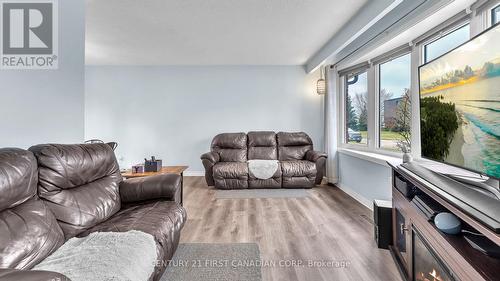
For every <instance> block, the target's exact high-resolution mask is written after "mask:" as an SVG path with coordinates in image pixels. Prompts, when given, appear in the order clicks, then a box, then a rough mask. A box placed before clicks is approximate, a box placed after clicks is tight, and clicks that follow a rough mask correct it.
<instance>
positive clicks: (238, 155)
mask: <svg viewBox="0 0 500 281" xmlns="http://www.w3.org/2000/svg"><path fill="white" fill-rule="evenodd" d="M211 147H212V151H214V152H217V153H218V154H219V156H220V161H221V162H246V161H247V135H246V134H245V133H224V134H219V135H217V136H215V137H214V139H213V140H212V145H211Z"/></svg>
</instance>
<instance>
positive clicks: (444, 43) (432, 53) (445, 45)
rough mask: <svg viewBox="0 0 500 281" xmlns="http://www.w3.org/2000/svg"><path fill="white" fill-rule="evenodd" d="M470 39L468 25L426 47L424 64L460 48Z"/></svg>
mask: <svg viewBox="0 0 500 281" xmlns="http://www.w3.org/2000/svg"><path fill="white" fill-rule="evenodd" d="M469 38H470V25H469V24H466V25H464V26H462V27H460V28H459V29H457V30H455V31H453V32H450V33H449V34H447V35H445V36H443V37H441V38H439V39H438V40H436V41H433V42H431V43H429V44H427V45H425V46H424V63H426V62H429V61H431V60H433V59H435V58H437V57H439V56H441V55H443V54H444V53H446V52H448V51H449V50H451V49H453V48H455V47H458V46H459V45H460V44H462V43H465V41H467V40H469Z"/></svg>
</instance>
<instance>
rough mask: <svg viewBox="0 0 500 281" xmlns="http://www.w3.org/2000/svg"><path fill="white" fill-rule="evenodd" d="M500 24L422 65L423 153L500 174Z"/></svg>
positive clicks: (477, 169) (436, 158)
mask: <svg viewBox="0 0 500 281" xmlns="http://www.w3.org/2000/svg"><path fill="white" fill-rule="evenodd" d="M499 46H500V28H499V26H496V27H494V28H493V29H491V30H489V31H487V32H486V33H484V34H482V35H480V36H478V37H476V38H475V39H473V40H471V41H470V42H468V43H466V44H464V45H462V46H460V47H458V48H457V49H455V50H453V51H451V52H450V53H448V54H446V55H444V56H442V57H439V58H437V59H436V60H434V61H431V62H430V63H428V64H426V65H424V66H422V67H420V73H419V75H420V115H421V116H420V117H421V144H422V156H423V157H425V158H431V159H435V160H438V161H444V162H447V163H450V164H454V165H457V166H462V167H465V168H468V169H471V170H475V171H478V172H481V173H485V174H488V175H490V176H493V177H496V178H500V166H499V164H500V48H499Z"/></svg>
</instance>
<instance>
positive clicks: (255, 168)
mask: <svg viewBox="0 0 500 281" xmlns="http://www.w3.org/2000/svg"><path fill="white" fill-rule="evenodd" d="M247 162H248V169H249V170H250V172H251V173H252V174H253V175H254V176H255V177H256V178H258V179H261V180H267V179H270V178H271V177H272V176H273V175H274V173H276V171H277V170H278V160H248V161H247Z"/></svg>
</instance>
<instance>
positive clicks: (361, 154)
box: [338, 148, 403, 167]
mask: <svg viewBox="0 0 500 281" xmlns="http://www.w3.org/2000/svg"><path fill="white" fill-rule="evenodd" d="M338 151H339V153H342V154H345V155H349V156H352V157H356V158H358V159H362V160H366V161H370V162H372V163H375V164H379V165H382V166H386V167H389V165H388V164H387V162H390V163H391V164H393V165H395V166H397V165H400V164H401V163H403V160H402V159H401V158H400V157H394V156H389V155H384V154H380V153H375V152H368V151H361V150H354V149H349V148H339V150H338Z"/></svg>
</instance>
